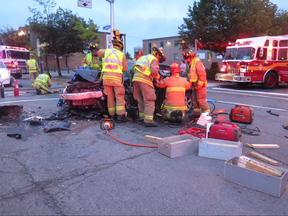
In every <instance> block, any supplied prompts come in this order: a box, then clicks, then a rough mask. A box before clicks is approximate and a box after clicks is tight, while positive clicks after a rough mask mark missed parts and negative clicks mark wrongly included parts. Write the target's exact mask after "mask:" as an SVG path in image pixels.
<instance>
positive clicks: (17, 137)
mask: <svg viewBox="0 0 288 216" xmlns="http://www.w3.org/2000/svg"><path fill="white" fill-rule="evenodd" d="M7 136H8V137H15V138H16V139H21V134H19V133H15V134H7Z"/></svg>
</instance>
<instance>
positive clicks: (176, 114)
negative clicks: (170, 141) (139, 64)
mask: <svg viewBox="0 0 288 216" xmlns="http://www.w3.org/2000/svg"><path fill="white" fill-rule="evenodd" d="M170 69H171V70H170V71H171V76H170V77H167V78H165V79H164V80H160V81H159V82H157V83H156V86H157V87H159V88H166V95H165V100H164V102H163V104H162V107H161V113H162V118H163V119H164V120H166V121H167V120H170V121H171V122H177V123H181V122H182V119H184V117H185V112H186V110H187V104H186V101H185V92H186V90H188V89H189V88H190V83H189V82H188V81H187V80H186V78H184V77H181V76H180V73H181V72H182V70H181V69H180V67H179V64H177V63H176V62H175V63H172V64H171V66H170Z"/></svg>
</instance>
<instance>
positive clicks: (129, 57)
mask: <svg viewBox="0 0 288 216" xmlns="http://www.w3.org/2000/svg"><path fill="white" fill-rule="evenodd" d="M126 59H129V60H132V57H131V55H130V53H129V52H128V51H127V52H126Z"/></svg>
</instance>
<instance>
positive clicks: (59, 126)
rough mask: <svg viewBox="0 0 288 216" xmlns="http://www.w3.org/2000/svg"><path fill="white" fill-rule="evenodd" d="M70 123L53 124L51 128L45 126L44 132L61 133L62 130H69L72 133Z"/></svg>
mask: <svg viewBox="0 0 288 216" xmlns="http://www.w3.org/2000/svg"><path fill="white" fill-rule="evenodd" d="M69 126H70V123H69V122H57V123H53V124H51V126H45V127H44V132H45V133H48V132H52V131H61V130H69V131H70V128H69Z"/></svg>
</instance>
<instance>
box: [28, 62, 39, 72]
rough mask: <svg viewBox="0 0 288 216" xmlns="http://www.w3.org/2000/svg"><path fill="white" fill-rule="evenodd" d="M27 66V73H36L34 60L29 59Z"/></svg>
mask: <svg viewBox="0 0 288 216" xmlns="http://www.w3.org/2000/svg"><path fill="white" fill-rule="evenodd" d="M27 66H28V71H29V73H34V72H37V63H36V60H35V59H29V60H28V61H27Z"/></svg>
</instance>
